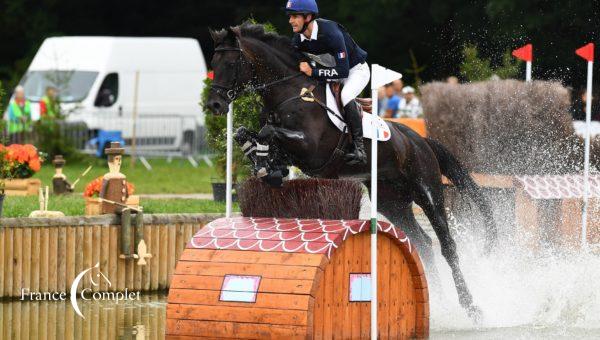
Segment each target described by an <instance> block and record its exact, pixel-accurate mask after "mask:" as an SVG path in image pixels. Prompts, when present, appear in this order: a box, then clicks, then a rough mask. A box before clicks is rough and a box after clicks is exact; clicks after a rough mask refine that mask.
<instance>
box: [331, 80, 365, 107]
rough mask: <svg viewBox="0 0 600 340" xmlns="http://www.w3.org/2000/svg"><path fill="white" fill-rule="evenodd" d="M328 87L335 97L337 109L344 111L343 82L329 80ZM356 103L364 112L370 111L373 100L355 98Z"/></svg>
mask: <svg viewBox="0 0 600 340" xmlns="http://www.w3.org/2000/svg"><path fill="white" fill-rule="evenodd" d="M328 88H329V89H330V90H331V93H332V94H333V96H334V97H335V101H336V103H337V106H338V109H339V110H340V112H344V104H343V103H342V89H343V88H344V84H342V83H340V82H331V83H329V86H328ZM355 101H356V104H358V106H360V107H361V108H362V111H364V112H366V113H371V111H372V109H373V101H372V100H371V98H358V97H357V98H356V99H355Z"/></svg>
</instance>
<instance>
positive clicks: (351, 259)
mask: <svg viewBox="0 0 600 340" xmlns="http://www.w3.org/2000/svg"><path fill="white" fill-rule="evenodd" d="M378 227H379V236H380V237H379V238H378V256H379V258H378V266H379V267H378V274H379V277H378V289H379V293H378V295H379V301H378V302H379V303H378V304H379V306H378V323H379V334H380V337H381V338H384V339H387V338H394V339H398V338H400V339H403V338H415V337H416V338H423V337H427V335H428V332H429V305H428V299H429V295H428V289H427V281H426V279H425V274H424V272H423V266H422V264H421V261H420V259H419V257H418V255H417V251H416V250H415V249H414V247H413V246H412V245H411V243H410V240H409V239H408V238H407V237H406V235H405V234H404V233H403V232H402V231H401V230H400V229H398V228H396V227H394V226H393V225H390V224H387V223H383V222H380V223H379V226H378ZM370 248H371V247H370V233H369V222H368V221H362V220H351V221H342V220H299V219H277V218H251V217H236V218H230V219H227V218H221V219H218V220H215V221H213V222H211V223H209V224H208V225H206V226H205V227H204V228H203V229H201V230H200V231H199V232H198V233H196V234H195V235H194V237H193V238H192V239H191V241H190V242H189V243H188V244H187V246H186V249H185V250H184V252H183V253H182V256H181V258H180V259H179V262H178V263H177V266H176V269H175V272H174V275H173V277H172V281H171V288H170V290H169V297H168V306H167V325H166V335H167V338H168V339H180V338H181V339H187V338H192V337H195V338H253V339H258V338H261V339H262V338H271V339H282V338H285V339H331V338H333V337H336V338H337V337H339V338H345V339H358V338H368V337H369V330H370V302H369V301H370V299H371V296H370V295H371V294H370Z"/></svg>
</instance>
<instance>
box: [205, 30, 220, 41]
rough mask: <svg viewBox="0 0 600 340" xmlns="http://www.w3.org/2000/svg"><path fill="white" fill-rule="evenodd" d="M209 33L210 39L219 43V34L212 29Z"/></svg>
mask: <svg viewBox="0 0 600 340" xmlns="http://www.w3.org/2000/svg"><path fill="white" fill-rule="evenodd" d="M208 33H210V37H211V38H212V40H213V42H217V39H218V37H219V36H218V34H217V32H216V31H215V30H213V29H212V28H210V27H209V28H208Z"/></svg>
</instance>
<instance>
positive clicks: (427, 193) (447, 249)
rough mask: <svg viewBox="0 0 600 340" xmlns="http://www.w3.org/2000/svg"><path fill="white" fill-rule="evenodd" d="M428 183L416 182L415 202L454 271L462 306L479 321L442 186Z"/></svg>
mask: <svg viewBox="0 0 600 340" xmlns="http://www.w3.org/2000/svg"><path fill="white" fill-rule="evenodd" d="M432 182H433V183H432ZM426 183H427V181H426V180H424V179H418V180H417V181H416V183H415V184H416V186H417V188H416V190H415V193H414V198H415V202H416V203H417V204H418V205H419V206H420V207H421V208H422V209H423V211H424V212H425V215H427V218H428V219H429V221H430V222H431V226H432V227H433V230H434V231H435V234H436V235H437V237H438V239H439V241H440V247H441V250H442V255H443V256H444V258H445V259H446V261H447V262H448V265H449V266H450V269H451V270H452V277H453V278H454V285H455V286H456V290H457V292H458V300H459V302H460V304H461V306H462V307H463V308H465V310H466V311H467V313H468V314H469V316H471V317H472V318H475V319H478V318H479V317H480V316H481V311H480V310H479V308H478V307H476V306H475V305H474V304H473V296H472V295H471V292H470V291H469V288H468V287H467V283H466V281H465V278H464V276H463V273H462V271H461V270H460V265H459V260H458V254H457V252H456V243H455V242H454V239H452V236H451V235H450V229H449V228H448V221H447V220H446V213H445V211H444V196H443V192H442V184H441V183H436V182H435V181H431V182H430V183H428V184H426Z"/></svg>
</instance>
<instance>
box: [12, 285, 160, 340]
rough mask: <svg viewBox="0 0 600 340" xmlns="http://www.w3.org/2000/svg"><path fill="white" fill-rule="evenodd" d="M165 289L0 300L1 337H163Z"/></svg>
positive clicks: (65, 339) (124, 338) (93, 338)
mask: <svg viewBox="0 0 600 340" xmlns="http://www.w3.org/2000/svg"><path fill="white" fill-rule="evenodd" d="M166 299H167V295H166V294H165V293H156V294H143V293H140V299H139V301H128V302H121V303H119V304H115V303H114V301H92V300H90V301H82V300H78V305H79V308H80V309H81V313H82V314H83V316H84V317H85V319H82V318H81V317H79V316H78V315H76V314H75V312H74V309H73V307H72V306H71V303H70V301H69V300H68V299H67V300H66V301H18V300H17V301H5V302H2V303H1V304H0V339H14V340H19V339H59V340H71V339H73V340H80V339H90V340H97V339H123V340H127V339H135V340H138V339H164V333H165V317H166V312H165V311H166Z"/></svg>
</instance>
